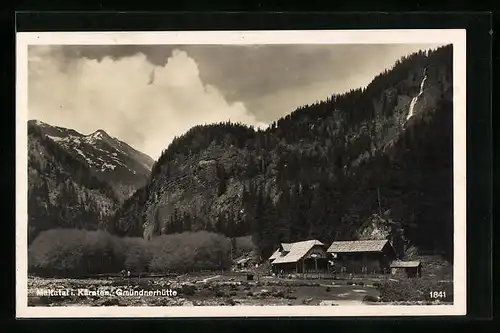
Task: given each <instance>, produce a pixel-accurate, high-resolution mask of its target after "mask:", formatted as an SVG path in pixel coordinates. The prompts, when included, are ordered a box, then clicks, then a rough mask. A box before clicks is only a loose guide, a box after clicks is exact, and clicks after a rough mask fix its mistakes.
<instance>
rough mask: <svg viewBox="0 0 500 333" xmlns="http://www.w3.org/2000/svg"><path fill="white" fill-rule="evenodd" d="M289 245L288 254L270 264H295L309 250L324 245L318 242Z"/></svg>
mask: <svg viewBox="0 0 500 333" xmlns="http://www.w3.org/2000/svg"><path fill="white" fill-rule="evenodd" d="M288 244H289V245H290V252H288V253H287V254H286V255H284V256H281V255H278V257H277V258H276V260H274V261H273V262H272V264H273V265H274V264H284V263H291V262H297V261H299V259H301V258H302V257H303V256H305V255H306V254H307V252H309V250H310V249H311V248H312V247H313V246H315V245H321V246H323V245H324V244H323V243H321V242H320V241H318V240H308V241H302V242H297V243H288Z"/></svg>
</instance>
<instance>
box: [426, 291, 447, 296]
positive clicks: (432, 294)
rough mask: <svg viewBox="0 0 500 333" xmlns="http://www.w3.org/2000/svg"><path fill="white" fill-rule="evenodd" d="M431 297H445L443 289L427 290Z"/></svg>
mask: <svg viewBox="0 0 500 333" xmlns="http://www.w3.org/2000/svg"><path fill="white" fill-rule="evenodd" d="M429 295H430V297H431V298H446V292H445V291H431V292H429Z"/></svg>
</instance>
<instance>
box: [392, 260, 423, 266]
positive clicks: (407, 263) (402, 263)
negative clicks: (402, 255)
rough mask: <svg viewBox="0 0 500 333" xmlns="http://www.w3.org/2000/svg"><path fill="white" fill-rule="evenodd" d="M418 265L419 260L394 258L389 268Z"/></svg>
mask: <svg viewBox="0 0 500 333" xmlns="http://www.w3.org/2000/svg"><path fill="white" fill-rule="evenodd" d="M418 266H420V261H400V260H396V261H393V262H392V263H391V268H407V267H418Z"/></svg>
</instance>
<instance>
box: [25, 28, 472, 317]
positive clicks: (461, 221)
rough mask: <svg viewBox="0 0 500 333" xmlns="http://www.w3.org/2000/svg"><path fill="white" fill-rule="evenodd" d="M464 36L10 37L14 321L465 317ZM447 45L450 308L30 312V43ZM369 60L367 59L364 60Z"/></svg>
mask: <svg viewBox="0 0 500 333" xmlns="http://www.w3.org/2000/svg"><path fill="white" fill-rule="evenodd" d="M465 36H466V33H465V30H462V29H452V30H448V29H435V30H314V31H306V30H300V31H169V32H127V31H122V32H20V33H17V34H16V44H17V53H16V69H17V72H16V317H18V318H29V317H33V318H36V317H39V318H45V317H61V318H62V317H93V318H96V317H275V316H307V317H324V316H348V317H350V316H439V315H465V314H466V295H467V286H466V255H467V252H466V213H467V212H466V205H467V202H466V38H465ZM57 44H61V45H62V44H65V45H119V44H155V45H160V44H171V45H182V44H184V45H187V44H199V45H233V44H237V45H253V44H453V97H454V99H453V106H454V110H453V112H454V119H453V161H454V168H453V178H454V265H453V276H454V302H453V305H428V306H427V305H411V306H399V305H398V306H395V305H374V306H233V307H231V306H203V307H202V310H201V309H200V311H192V309H193V308H191V307H182V306H180V307H82V306H78V307H77V306H75V307H28V303H27V302H28V291H27V280H28V267H27V188H28V184H27V169H28V166H27V121H28V112H27V111H28V103H27V99H28V96H27V87H28V84H27V81H28V69H27V65H28V61H27V59H28V54H27V49H28V45H57ZM368 56H369V55H368Z"/></svg>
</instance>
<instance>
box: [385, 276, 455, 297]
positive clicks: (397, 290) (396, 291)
mask: <svg viewBox="0 0 500 333" xmlns="http://www.w3.org/2000/svg"><path fill="white" fill-rule="evenodd" d="M377 288H378V290H379V291H380V300H381V301H382V302H401V301H436V300H439V301H444V302H453V283H452V282H440V281H437V280H435V279H426V278H415V279H402V280H399V281H391V280H388V281H384V282H382V283H380V284H379V285H377ZM431 293H433V294H432V295H431Z"/></svg>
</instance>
